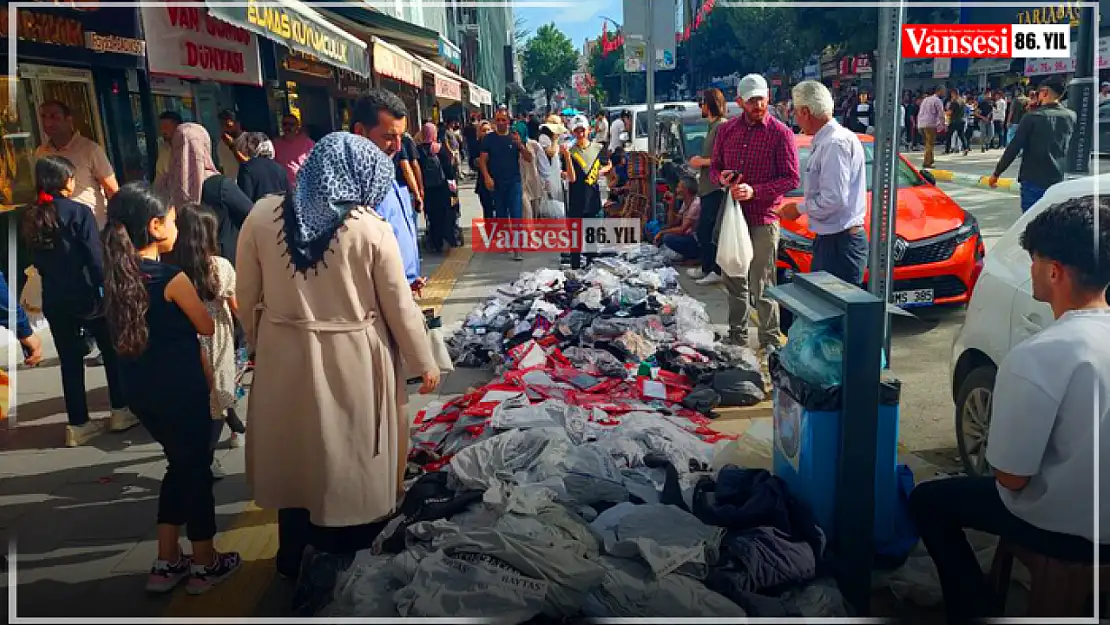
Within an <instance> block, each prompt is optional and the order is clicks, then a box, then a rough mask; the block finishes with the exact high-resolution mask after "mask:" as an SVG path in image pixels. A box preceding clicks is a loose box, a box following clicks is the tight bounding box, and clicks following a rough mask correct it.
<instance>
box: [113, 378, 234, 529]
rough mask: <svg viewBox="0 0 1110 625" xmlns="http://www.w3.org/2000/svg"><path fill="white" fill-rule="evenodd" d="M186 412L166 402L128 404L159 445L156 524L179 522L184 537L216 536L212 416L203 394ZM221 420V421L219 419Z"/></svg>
mask: <svg viewBox="0 0 1110 625" xmlns="http://www.w3.org/2000/svg"><path fill="white" fill-rule="evenodd" d="M192 403H194V404H196V407H195V409H193V410H191V411H182V410H181V408H180V403H174V402H170V401H167V402H166V404H165V405H164V406H160V407H158V408H154V409H151V408H139V407H136V406H132V407H131V408H132V410H134V411H135V415H136V416H137V417H139V421H140V422H142V424H143V427H145V428H146V429H147V431H148V432H150V435H151V436H152V437H153V438H154V440H156V441H158V443H159V444H160V445H162V450H163V451H164V452H165V454H166V461H167V462H168V464H167V466H166V475H165V477H163V478H162V489H161V491H160V492H159V493H158V523H159V524H168V525H184V526H185V532H186V535H187V536H188V537H189V540H193V541H198V540H211V539H212V537H213V536H215V535H216V499H215V497H214V496H213V495H212V451H213V450H212V430H213V427H214V426H213V424H212V419H211V418H209V415H208V397H207V396H205V397H204V398H203V399H202V400H200V401H196V402H192ZM221 423H222V422H221Z"/></svg>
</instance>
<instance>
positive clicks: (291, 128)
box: [274, 113, 316, 191]
mask: <svg viewBox="0 0 1110 625" xmlns="http://www.w3.org/2000/svg"><path fill="white" fill-rule="evenodd" d="M315 145H316V142H315V141H313V140H312V139H310V138H309V137H308V135H307V134H305V132H304V130H303V129H301V120H300V119H298V118H297V116H296V115H293V114H292V113H289V114H286V115H285V116H284V117H282V118H281V137H279V138H278V139H277V140H276V141H274V160H275V161H277V164H278V165H281V166H282V168H283V169H285V175H286V176H287V177H288V178H289V190H290V191H292V190H293V189H294V188H296V186H297V172H298V171H300V170H301V165H304V162H305V161H306V160H308V153H309V152H311V151H312V148H313V147H314V146H315Z"/></svg>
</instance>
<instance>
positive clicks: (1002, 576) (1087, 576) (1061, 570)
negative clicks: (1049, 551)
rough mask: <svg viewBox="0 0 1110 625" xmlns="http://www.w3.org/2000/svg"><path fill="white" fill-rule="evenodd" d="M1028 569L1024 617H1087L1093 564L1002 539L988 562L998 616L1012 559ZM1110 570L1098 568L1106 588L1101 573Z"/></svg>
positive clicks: (1007, 587)
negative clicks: (1057, 557)
mask: <svg viewBox="0 0 1110 625" xmlns="http://www.w3.org/2000/svg"><path fill="white" fill-rule="evenodd" d="M1015 558H1017V560H1018V561H1019V562H1021V563H1022V564H1024V565H1025V567H1026V568H1027V569H1029V605H1028V606H1027V614H1026V616H1037V617H1058V618H1061V617H1069V616H1073V617H1074V616H1086V617H1090V616H1091V615H1090V614H1086V611H1087V609H1088V608H1087V600H1088V599H1089V598H1090V597H1091V595H1092V594H1093V593H1094V577H1093V576H1094V574H1095V570H1094V565H1092V564H1087V563H1082V562H1068V561H1066V560H1058V559H1056V558H1052V557H1049V556H1046V555H1044V554H1040V553H1037V552H1035V551H1032V550H1030V549H1026V548H1025V547H1021V546H1019V545H1016V544H1014V543H1011V542H1009V541H1006V540H1005V539H1003V540H999V541H998V549H997V550H996V551H995V553H994V562H993V563H992V564H991V572H990V584H991V588H992V589H993V590H994V592H995V596H996V597H997V598H998V602H999V604H998V605H999V610H998V614H999V615H1001V614H1002V612H1004V611H1005V606H1006V593H1007V591H1008V590H1009V588H1010V574H1011V573H1012V571H1013V567H1014V559H1015ZM1106 572H1110V565H1102V566H1099V568H1098V575H1099V587H1100V588H1106V586H1105V582H1104V581H1103V580H1104V579H1105V578H1103V577H1102V574H1103V573H1106Z"/></svg>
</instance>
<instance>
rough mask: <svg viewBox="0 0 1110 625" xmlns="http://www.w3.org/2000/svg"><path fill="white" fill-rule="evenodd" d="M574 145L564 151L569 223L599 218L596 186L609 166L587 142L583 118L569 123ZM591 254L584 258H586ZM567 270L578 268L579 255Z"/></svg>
mask: <svg viewBox="0 0 1110 625" xmlns="http://www.w3.org/2000/svg"><path fill="white" fill-rule="evenodd" d="M570 132H571V134H573V135H574V144H573V145H572V146H570V148H569V149H568V150H567V156H568V158H569V160H570V167H569V171H568V174H567V201H568V203H569V204H568V206H567V217H569V218H570V219H598V218H600V217H601V216H602V214H603V213H602V210H601V187H600V186H599V185H598V182H599V181H600V180H601V177H602V176H604V175H605V174H607V173H609V169H610V168H611V165H610V164H609V163H607V162H605V160H606V159H605V154H604V148H603V147H602V145H601V144H600V143H597V142H595V141H590V122H589V120H587V119H586V118H585V116H583V115H576V116H575V117H574V118H573V119H571V122H570ZM591 256H592V254H587V258H590V257H591ZM570 266H571V269H579V268H581V266H582V255H581V254H580V253H578V252H572V253H571V255H570Z"/></svg>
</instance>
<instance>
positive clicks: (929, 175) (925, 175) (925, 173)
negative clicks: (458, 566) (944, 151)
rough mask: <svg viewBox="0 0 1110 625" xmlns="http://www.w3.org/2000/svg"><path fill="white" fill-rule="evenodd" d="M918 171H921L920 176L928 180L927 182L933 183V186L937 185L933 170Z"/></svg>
mask: <svg viewBox="0 0 1110 625" xmlns="http://www.w3.org/2000/svg"><path fill="white" fill-rule="evenodd" d="M920 171H921V177H922V178H924V179H925V182H928V183H929V184H931V185H933V186H934V187H935V186H937V178H936V176H934V175H933V172H931V171H929V170H927V169H922V170H920Z"/></svg>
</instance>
